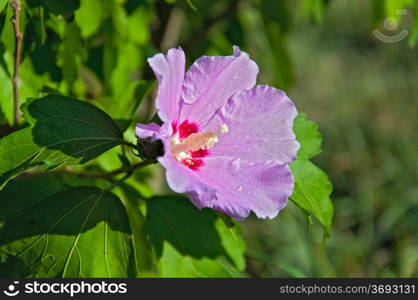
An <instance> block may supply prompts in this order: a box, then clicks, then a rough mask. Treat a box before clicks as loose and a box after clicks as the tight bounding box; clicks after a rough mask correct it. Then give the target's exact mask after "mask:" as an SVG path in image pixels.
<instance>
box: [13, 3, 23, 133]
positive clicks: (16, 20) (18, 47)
mask: <svg viewBox="0 0 418 300" xmlns="http://www.w3.org/2000/svg"><path fill="white" fill-rule="evenodd" d="M11 2H12V7H13V12H14V15H13V19H12V22H13V25H14V31H15V39H16V42H15V53H14V73H13V81H12V83H13V108H14V122H13V123H14V124H13V126H14V127H17V125H18V123H19V117H20V116H19V66H20V57H21V53H22V41H23V33H22V32H21V31H20V12H21V10H22V5H21V4H20V0H11Z"/></svg>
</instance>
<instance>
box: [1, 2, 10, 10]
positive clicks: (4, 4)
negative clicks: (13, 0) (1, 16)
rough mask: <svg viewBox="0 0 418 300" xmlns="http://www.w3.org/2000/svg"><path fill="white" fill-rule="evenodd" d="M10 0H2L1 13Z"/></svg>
mask: <svg viewBox="0 0 418 300" xmlns="http://www.w3.org/2000/svg"><path fill="white" fill-rule="evenodd" d="M7 1H8V0H0V12H1V11H2V10H3V9H4V8H5V7H6V4H7Z"/></svg>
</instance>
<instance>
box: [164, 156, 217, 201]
mask: <svg viewBox="0 0 418 300" xmlns="http://www.w3.org/2000/svg"><path fill="white" fill-rule="evenodd" d="M158 162H159V163H161V165H162V166H163V167H164V168H165V169H166V174H165V176H166V179H167V183H168V185H169V187H170V188H171V189H172V190H173V191H175V192H176V193H188V192H192V191H195V192H196V193H198V194H199V195H202V198H211V197H212V196H213V195H214V194H215V190H214V189H213V188H212V187H209V186H208V185H207V184H205V183H204V182H202V181H201V180H200V179H199V178H198V177H197V174H196V172H194V171H192V170H191V169H189V168H187V167H186V166H183V165H181V164H180V163H179V162H177V161H176V160H175V159H174V158H173V156H172V155H171V154H167V153H166V154H165V155H164V156H163V157H159V158H158ZM211 195H212V196H211Z"/></svg>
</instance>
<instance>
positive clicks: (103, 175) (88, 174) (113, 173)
mask: <svg viewBox="0 0 418 300" xmlns="http://www.w3.org/2000/svg"><path fill="white" fill-rule="evenodd" d="M156 162H157V161H156V160H154V159H149V160H144V161H141V162H138V163H136V164H134V165H132V166H129V167H122V168H119V169H116V170H114V171H110V172H107V173H96V172H82V171H75V170H69V169H64V170H57V171H51V172H48V173H38V172H37V173H23V174H21V175H20V176H19V177H20V178H28V177H39V176H44V175H62V174H71V175H74V176H77V177H80V178H97V179H107V180H109V179H111V178H112V177H115V176H116V175H119V174H123V173H126V174H128V175H130V174H132V172H133V171H135V170H137V169H141V168H144V167H146V166H149V165H151V164H155V163H156ZM110 181H112V180H110Z"/></svg>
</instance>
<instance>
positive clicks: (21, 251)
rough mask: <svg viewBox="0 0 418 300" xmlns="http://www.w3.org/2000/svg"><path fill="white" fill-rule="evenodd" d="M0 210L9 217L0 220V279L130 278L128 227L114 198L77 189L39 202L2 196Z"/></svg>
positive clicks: (131, 261) (132, 263) (132, 264)
mask: <svg viewBox="0 0 418 300" xmlns="http://www.w3.org/2000/svg"><path fill="white" fill-rule="evenodd" d="M45 187H48V186H45ZM20 190H21V189H20ZM48 192H49V191H46V192H45V193H46V194H48ZM6 197H7V198H6ZM0 207H1V208H2V209H1V210H0V211H2V212H3V211H4V210H6V209H7V210H8V211H10V212H12V213H9V214H7V215H3V213H2V214H1V215H0V216H1V220H0V222H1V223H2V224H4V225H3V226H2V227H1V228H0V270H1V271H0V272H1V273H2V275H3V276H7V277H10V276H14V277H24V276H29V277H129V276H135V275H136V270H135V265H136V264H135V257H134V255H133V245H132V241H131V239H130V238H129V236H130V234H131V231H130V228H129V222H128V219H127V216H126V213H125V211H124V208H123V206H122V204H121V202H120V200H119V199H118V198H117V197H116V196H115V195H114V194H112V193H109V192H106V191H102V190H99V189H98V188H95V187H77V188H72V189H69V190H65V191H62V192H59V193H57V194H54V195H52V196H49V197H45V198H39V197H38V196H37V197H31V195H29V197H22V194H20V192H19V190H18V191H16V192H15V193H14V194H10V193H8V191H7V190H6V191H2V192H0Z"/></svg>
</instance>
